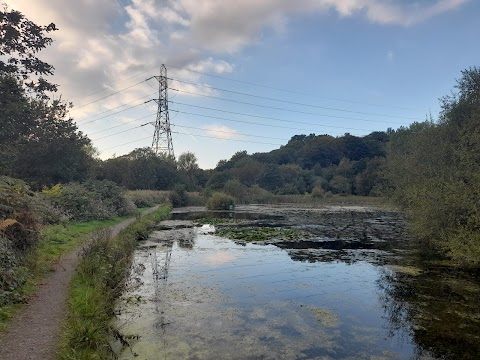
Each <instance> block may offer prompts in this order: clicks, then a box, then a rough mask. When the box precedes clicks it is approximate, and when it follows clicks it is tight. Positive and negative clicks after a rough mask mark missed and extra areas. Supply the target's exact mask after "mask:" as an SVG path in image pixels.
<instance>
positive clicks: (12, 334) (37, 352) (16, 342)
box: [0, 206, 158, 360]
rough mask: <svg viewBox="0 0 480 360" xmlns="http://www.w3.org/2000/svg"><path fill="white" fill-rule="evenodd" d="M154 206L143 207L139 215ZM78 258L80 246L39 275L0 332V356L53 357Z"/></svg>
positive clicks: (5, 359)
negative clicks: (32, 289)
mask: <svg viewBox="0 0 480 360" xmlns="http://www.w3.org/2000/svg"><path fill="white" fill-rule="evenodd" d="M157 208H158V206H156V207H153V208H150V209H148V210H146V211H144V212H143V213H142V216H144V215H147V214H149V213H151V212H153V211H155V210H156V209H157ZM135 220H136V219H135V218H130V219H127V220H125V221H123V222H121V223H119V224H117V225H114V226H112V227H110V231H111V233H112V236H115V235H117V234H118V233H119V232H120V231H121V230H122V229H124V228H125V227H127V226H128V225H130V224H131V223H133V222H134V221H135ZM80 258H81V256H80V249H77V250H76V251H73V252H71V253H69V254H67V255H65V256H63V257H62V258H61V259H60V260H59V261H58V263H57V265H56V266H55V269H54V270H53V271H52V273H51V274H49V275H48V276H47V277H46V278H45V279H43V282H42V283H41V284H40V286H39V288H38V290H37V292H36V293H35V294H34V295H33V296H32V298H31V299H30V301H29V303H28V304H27V305H26V306H25V307H23V308H22V309H21V310H20V311H19V313H18V314H17V315H16V317H15V319H14V320H13V321H12V323H11V324H10V325H9V327H8V328H7V330H6V331H5V332H4V333H2V334H1V335H0V360H53V359H55V358H56V351H57V346H58V341H59V339H60V334H61V330H62V324H63V321H64V319H65V316H66V314H67V296H68V287H69V284H70V280H71V279H72V276H73V274H74V271H75V268H76V267H77V265H78V263H79V261H80Z"/></svg>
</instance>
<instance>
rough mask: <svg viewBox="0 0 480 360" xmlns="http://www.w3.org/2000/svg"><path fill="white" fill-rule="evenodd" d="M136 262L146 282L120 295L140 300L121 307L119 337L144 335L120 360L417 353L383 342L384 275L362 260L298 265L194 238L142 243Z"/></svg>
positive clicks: (264, 249) (279, 253) (270, 253)
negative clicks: (187, 244) (183, 242)
mask: <svg viewBox="0 0 480 360" xmlns="http://www.w3.org/2000/svg"><path fill="white" fill-rule="evenodd" d="M196 231H197V230H196ZM155 238H157V239H158V237H157V236H156V237H155ZM150 241H152V240H150ZM212 260H213V261H212ZM135 263H137V264H138V263H143V264H148V266H146V270H145V272H144V274H143V277H142V280H143V285H142V287H141V288H140V289H136V290H135V291H134V292H133V293H130V294H128V295H127V296H126V297H132V296H133V295H135V296H139V297H141V298H142V299H144V301H143V302H140V303H136V304H135V305H134V306H127V307H126V308H125V312H124V313H123V314H122V315H120V317H119V322H120V323H123V324H124V326H123V328H122V331H124V332H125V333H127V334H136V335H139V337H140V339H139V340H138V341H136V342H133V343H132V348H131V349H129V350H127V349H125V350H124V351H123V352H122V353H121V357H120V358H121V359H133V358H135V357H132V356H133V355H132V354H138V356H140V358H145V359H157V358H168V359H221V358H232V359H259V358H263V359H282V358H283V359H314V358H324V359H373V358H375V356H376V359H408V358H410V357H411V356H413V354H415V345H414V344H413V343H412V341H411V339H410V338H409V337H408V336H406V335H404V334H397V335H394V336H393V340H392V339H391V338H388V332H387V331H386V330H385V320H384V319H383V317H382V315H383V312H382V309H381V306H380V303H379V302H378V300H377V297H376V291H377V289H378V288H377V285H376V281H377V280H378V279H379V278H380V277H381V275H382V274H381V272H380V268H378V267H376V266H374V265H372V264H369V263H366V262H357V263H355V264H352V265H347V264H344V263H321V262H320V263H312V264H310V263H304V262H297V261H292V260H291V259H290V258H289V257H288V255H287V254H286V252H285V251H283V250H281V249H279V248H277V247H275V246H272V245H269V246H260V245H253V244H246V245H245V246H239V245H237V244H235V243H233V242H232V241H230V240H227V239H222V238H217V237H215V236H212V235H208V234H203V233H199V232H197V234H196V237H195V245H194V247H193V249H191V250H187V249H185V248H181V247H180V246H178V243H177V242H174V243H173V246H172V242H166V243H164V244H160V245H159V246H158V247H156V248H154V249H153V248H150V249H147V248H145V247H142V248H139V250H138V251H137V253H136V255H135ZM127 318H128V320H127ZM402 336H403V337H405V339H402ZM160 355H161V356H160Z"/></svg>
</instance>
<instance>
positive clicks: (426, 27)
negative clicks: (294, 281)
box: [6, 0, 480, 169]
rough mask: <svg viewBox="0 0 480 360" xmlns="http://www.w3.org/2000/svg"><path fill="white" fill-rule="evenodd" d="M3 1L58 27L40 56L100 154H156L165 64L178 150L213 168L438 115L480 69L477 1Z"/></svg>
mask: <svg viewBox="0 0 480 360" xmlns="http://www.w3.org/2000/svg"><path fill="white" fill-rule="evenodd" d="M6 3H7V4H8V6H9V8H11V9H15V10H19V11H21V12H22V13H23V14H25V16H26V17H27V18H28V19H30V20H32V21H34V22H36V23H37V24H40V25H47V24H49V23H51V22H53V23H55V24H56V26H57V28H58V29H59V30H58V31H56V32H55V33H53V35H52V38H53V39H54V42H53V44H52V45H51V46H50V47H48V48H47V49H45V50H43V51H42V52H41V53H40V54H39V57H40V58H41V59H42V60H43V61H46V62H48V63H50V64H52V65H53V66H54V67H55V75H54V76H53V77H51V78H50V80H51V81H52V82H54V83H56V84H58V85H59V91H58V92H57V93H56V94H55V95H54V96H55V97H60V96H61V98H62V99H64V100H68V101H71V102H72V103H73V104H74V107H73V109H72V110H71V112H70V116H71V117H72V118H74V119H75V121H76V122H77V125H78V127H79V129H80V130H81V131H82V132H84V133H85V134H87V135H88V136H89V138H90V139H92V140H93V145H94V146H95V147H96V148H97V150H98V151H99V156H100V157H101V158H102V159H107V158H110V157H113V156H121V155H124V154H127V153H129V152H130V151H132V150H134V149H135V148H139V147H148V146H151V145H152V137H153V131H154V123H155V119H156V111H157V104H156V102H155V101H153V99H155V98H158V85H159V84H158V81H157V79H156V78H155V77H154V76H158V75H159V71H160V66H161V64H165V65H166V68H167V76H168V78H169V81H168V86H169V90H168V98H169V110H170V112H169V115H170V123H171V131H172V139H173V147H174V152H175V155H176V156H177V157H178V155H180V154H181V153H184V152H187V151H191V152H193V153H194V154H195V155H196V156H197V158H198V164H199V165H200V167H202V168H205V169H207V168H213V167H215V165H216V164H217V163H218V161H219V160H222V159H229V158H230V157H231V156H232V155H233V154H235V153H236V152H237V151H243V150H246V151H247V152H248V153H249V154H251V153H255V152H265V151H270V150H273V149H275V148H278V147H280V146H281V145H285V144H286V143H287V142H288V140H289V139H290V138H291V137H292V136H294V135H298V134H311V133H315V134H317V135H319V134H330V135H332V136H342V135H343V134H345V133H350V134H352V135H356V136H364V135H367V134H368V133H370V132H372V131H385V130H387V129H388V128H394V129H396V128H398V127H400V126H408V124H410V123H412V122H414V121H423V120H425V119H426V118H427V117H430V115H431V116H432V117H433V118H434V119H436V118H437V117H438V113H439V111H440V103H439V98H441V97H442V96H445V95H449V94H450V93H451V91H453V90H454V85H455V79H458V78H459V77H460V76H461V71H462V70H464V69H466V68H469V67H472V66H476V65H477V66H478V65H480V64H479V59H480V47H478V46H477V39H478V36H479V35H480V21H478V18H479V15H480V2H479V1H474V0H422V1H420V0H295V1H294V0H241V1H238V0H236V1H233V0H76V1H65V0H35V1H32V0H6ZM147 79H149V80H147ZM148 100H150V101H148ZM164 138H165V137H164V136H162V140H163V139H164ZM161 145H162V142H161ZM162 146H164V144H163V145H162Z"/></svg>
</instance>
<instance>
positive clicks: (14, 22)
mask: <svg viewBox="0 0 480 360" xmlns="http://www.w3.org/2000/svg"><path fill="white" fill-rule="evenodd" d="M56 30H57V28H56V26H55V24H53V23H51V24H49V25H47V26H39V25H37V24H35V23H33V22H32V21H30V20H28V19H27V18H25V16H24V15H23V14H22V13H21V12H19V11H16V10H9V9H8V7H7V5H4V7H3V11H0V39H1V41H0V56H1V57H2V58H3V59H0V73H2V74H10V75H13V76H14V77H15V78H16V79H17V80H21V81H23V82H25V81H27V80H30V75H32V74H33V75H35V76H39V77H38V79H37V80H35V81H34V80H30V81H29V82H26V83H25V85H26V86H27V87H28V88H30V89H32V90H34V91H35V92H36V93H37V94H39V95H40V96H41V97H44V98H45V91H56V90H57V86H56V85H54V84H51V83H49V82H48V81H47V80H45V79H44V78H43V77H42V75H53V70H54V67H53V66H52V65H50V64H47V63H45V62H43V61H42V60H40V59H39V58H38V57H37V53H38V52H39V51H41V50H42V49H44V48H46V47H47V46H48V45H50V44H51V43H52V39H51V38H49V37H47V36H46V34H48V33H50V32H52V31H56Z"/></svg>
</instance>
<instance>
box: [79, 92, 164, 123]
mask: <svg viewBox="0 0 480 360" xmlns="http://www.w3.org/2000/svg"><path fill="white" fill-rule="evenodd" d="M154 94H156V92H155V93H152V94H148V95H145V96H142V97H140V98H138V99H135V100H132V101H129V102H127V103H124V104H122V105H119V106H117V107H114V108H112V109H109V110H105V111H102V112H100V113H97V114H94V115H90V116H87V117H84V118H81V119H78V120H77V121H76V122H77V123H78V122H79V121H84V120H88V119H91V118H94V117H97V116H99V115H103V114H106V113H109V112H111V111H113V110H116V109H120V108H121V107H124V106H125V105H128V104H131V103H134V102H135V101H139V100H143V99H145V98H147V97H151V96H152V95H154ZM150 101H152V100H148V101H147V102H150ZM145 103H146V102H144V104H145ZM112 115H113V114H112ZM85 124H86V123H85Z"/></svg>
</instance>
